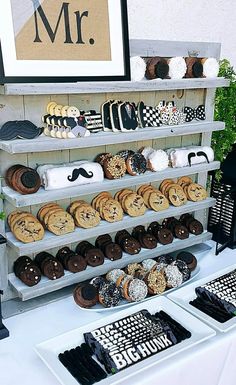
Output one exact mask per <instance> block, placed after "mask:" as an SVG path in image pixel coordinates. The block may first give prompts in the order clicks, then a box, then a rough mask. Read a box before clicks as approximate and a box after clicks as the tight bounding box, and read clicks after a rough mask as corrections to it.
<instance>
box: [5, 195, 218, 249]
mask: <svg viewBox="0 0 236 385" xmlns="http://www.w3.org/2000/svg"><path fill="white" fill-rule="evenodd" d="M214 204H215V199H214V198H207V199H205V200H203V201H201V202H198V203H196V202H190V201H189V202H187V203H186V204H185V205H184V206H181V207H173V206H170V207H169V208H168V209H167V210H163V211H159V212H155V211H152V210H147V211H146V213H145V214H144V215H142V216H140V217H133V218H132V217H130V216H128V215H124V218H123V220H122V221H119V222H114V223H109V222H106V221H104V220H102V221H101V223H100V224H99V226H97V227H93V228H91V229H82V228H76V230H75V231H74V232H73V233H70V234H66V235H61V236H56V235H54V234H52V233H50V232H49V231H46V232H45V235H44V238H43V239H42V240H41V241H37V242H32V243H22V242H20V241H18V240H17V239H16V238H15V237H14V235H13V234H12V232H7V233H6V238H7V244H8V246H10V247H11V248H13V249H14V251H15V252H16V253H17V254H18V255H19V256H20V255H29V254H35V253H39V252H41V251H45V250H49V249H53V248H55V247H60V246H64V245H66V244H70V243H74V242H80V241H83V240H86V239H89V238H93V237H97V236H98V235H100V234H106V233H109V234H110V233H112V232H116V231H118V230H122V229H124V228H126V229H127V228H129V227H134V226H137V225H142V224H146V223H150V222H152V221H158V220H160V219H163V218H168V217H172V216H173V217H175V216H178V215H181V214H184V213H190V212H193V211H198V210H203V209H206V208H209V207H212V206H214Z"/></svg>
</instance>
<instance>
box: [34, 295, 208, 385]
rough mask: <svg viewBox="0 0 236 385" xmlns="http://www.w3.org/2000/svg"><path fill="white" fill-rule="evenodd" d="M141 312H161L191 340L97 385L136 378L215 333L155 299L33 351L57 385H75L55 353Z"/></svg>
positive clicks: (102, 319)
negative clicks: (92, 333)
mask: <svg viewBox="0 0 236 385" xmlns="http://www.w3.org/2000/svg"><path fill="white" fill-rule="evenodd" d="M142 309H147V310H149V311H150V313H152V314H154V313H155V312H157V311H160V310H164V311H165V312H167V313H168V314H169V315H170V316H171V317H173V318H174V319H175V320H176V321H178V322H179V323H181V325H183V326H184V327H185V328H186V329H188V330H189V331H190V332H191V333H192V336H191V338H189V339H187V340H185V341H183V342H181V343H179V344H177V345H174V346H172V347H170V348H169V349H166V350H163V351H162V352H159V353H157V354H155V355H153V356H152V357H150V358H147V359H145V360H143V361H141V362H139V363H137V364H135V366H134V365H133V366H131V367H129V368H127V369H124V370H122V371H121V372H119V373H117V374H115V375H114V376H108V377H107V378H106V379H105V380H102V381H101V382H99V384H100V385H112V384H118V383H121V382H123V381H126V380H127V378H129V377H131V376H133V375H134V374H135V375H137V373H139V372H141V371H143V370H145V369H148V368H150V367H152V366H155V365H158V364H159V363H160V362H161V361H163V360H165V359H167V358H169V357H171V356H173V355H175V354H177V353H179V352H181V351H184V350H186V349H188V348H191V347H192V346H195V345H197V344H199V343H200V342H202V341H205V340H207V339H209V338H211V337H213V336H214V335H215V334H216V332H215V331H214V330H213V329H211V328H210V327H209V326H207V325H205V324H204V323H203V322H201V321H200V320H198V319H197V318H195V317H193V316H192V315H191V314H189V313H187V312H186V311H185V310H183V309H181V307H179V306H177V305H175V304H174V303H173V302H171V301H170V300H168V298H166V297H158V298H155V299H151V300H149V301H147V302H145V303H141V304H138V305H135V306H133V307H132V308H128V309H125V310H122V311H120V312H116V313H114V314H112V315H110V316H108V317H106V318H101V319H100V320H97V321H96V322H93V323H90V324H88V325H85V326H82V327H80V328H78V329H75V330H72V331H71V332H68V333H65V334H62V335H61V336H58V337H55V338H53V339H50V340H48V341H45V342H43V343H41V344H39V345H37V346H36V352H37V353H38V355H39V356H40V358H41V359H42V360H43V361H44V363H45V364H46V365H47V366H48V368H49V369H50V370H51V371H52V372H53V373H54V375H55V376H56V377H57V379H58V380H59V381H60V382H61V384H63V385H78V382H77V381H76V380H75V379H74V378H73V377H72V375H71V374H70V373H69V372H68V371H67V369H66V368H65V367H64V366H63V365H62V364H61V363H60V361H59V359H58V354H59V353H63V352H64V351H65V350H67V349H72V348H74V347H76V346H78V345H80V344H81V343H82V342H84V338H83V334H84V333H86V332H89V331H92V330H94V329H97V328H99V327H101V326H104V325H107V324H109V323H111V322H115V321H117V320H119V319H121V318H124V317H126V316H128V315H131V314H133V313H136V312H137V311H140V310H142Z"/></svg>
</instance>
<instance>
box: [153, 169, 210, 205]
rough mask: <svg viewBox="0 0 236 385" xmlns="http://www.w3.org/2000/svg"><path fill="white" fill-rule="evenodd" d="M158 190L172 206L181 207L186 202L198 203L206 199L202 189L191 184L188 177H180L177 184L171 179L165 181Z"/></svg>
mask: <svg viewBox="0 0 236 385" xmlns="http://www.w3.org/2000/svg"><path fill="white" fill-rule="evenodd" d="M159 188H160V190H161V192H162V193H163V195H165V197H166V198H168V199H169V201H170V202H171V203H172V205H173V206H182V205H183V204H185V203H186V202H187V200H190V201H193V202H199V201H201V200H204V199H206V197H207V192H206V190H205V189H204V187H202V186H201V185H199V184H197V183H193V180H192V179H191V178H190V177H188V176H182V177H181V178H179V179H178V180H177V182H175V181H174V180H173V179H165V180H163V181H162V183H161V184H160V187H159Z"/></svg>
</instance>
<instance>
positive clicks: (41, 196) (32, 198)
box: [2, 161, 220, 207]
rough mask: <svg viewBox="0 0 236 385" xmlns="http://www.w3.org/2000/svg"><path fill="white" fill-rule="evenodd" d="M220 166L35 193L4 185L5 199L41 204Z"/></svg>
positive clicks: (17, 203) (22, 204) (213, 164)
mask: <svg viewBox="0 0 236 385" xmlns="http://www.w3.org/2000/svg"><path fill="white" fill-rule="evenodd" d="M219 168H220V162H218V161H215V162H211V163H209V164H208V163H203V164H197V165H193V166H192V167H183V168H168V169H166V170H163V171H159V172H151V171H147V172H145V174H143V175H138V176H131V175H125V176H124V177H123V178H121V179H115V180H109V179H105V180H104V182H103V183H91V184H85V185H82V186H77V187H69V188H64V189H57V190H51V191H46V190H44V188H40V189H39V191H37V193H35V194H28V195H21V194H19V193H18V192H17V191H14V190H12V189H11V188H9V187H3V188H2V191H3V194H4V199H6V200H7V201H8V202H9V203H11V204H12V205H14V206H15V207H25V206H31V205H36V204H41V203H45V202H50V201H56V200H60V199H66V198H68V197H70V198H75V197H78V196H82V195H89V194H93V193H99V192H101V191H104V190H106V191H111V190H116V189H122V188H125V187H131V186H135V185H139V184H144V183H150V182H155V181H159V180H163V179H166V178H178V177H180V176H184V175H193V174H196V173H199V172H208V171H212V170H217V169H219Z"/></svg>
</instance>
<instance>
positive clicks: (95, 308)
mask: <svg viewBox="0 0 236 385" xmlns="http://www.w3.org/2000/svg"><path fill="white" fill-rule="evenodd" d="M199 273H200V267H199V266H197V267H196V269H195V270H194V271H193V272H192V274H191V277H190V279H189V280H188V281H186V282H184V283H182V285H181V287H182V286H183V285H186V284H187V283H189V282H191V281H192V280H193V279H194V278H195V277H197V276H198V274H199ZM177 289H178V288H173V289H169V290H166V291H164V293H163V294H156V295H152V296H149V297H147V298H145V299H144V300H143V301H140V302H139V303H143V302H146V301H148V300H149V299H152V298H157V297H160V296H161V295H165V294H169V293H170V292H172V291H174V290H177ZM135 304H137V302H128V301H126V300H122V301H121V302H120V304H119V305H118V306H116V307H104V306H102V305H101V304H100V303H97V304H96V305H95V306H93V307H91V308H89V309H86V308H85V307H81V306H79V305H78V306H79V308H80V310H83V311H87V312H96V313H100V312H102V313H103V312H107V311H112V310H120V309H124V308H126V307H128V306H134V305H135Z"/></svg>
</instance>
